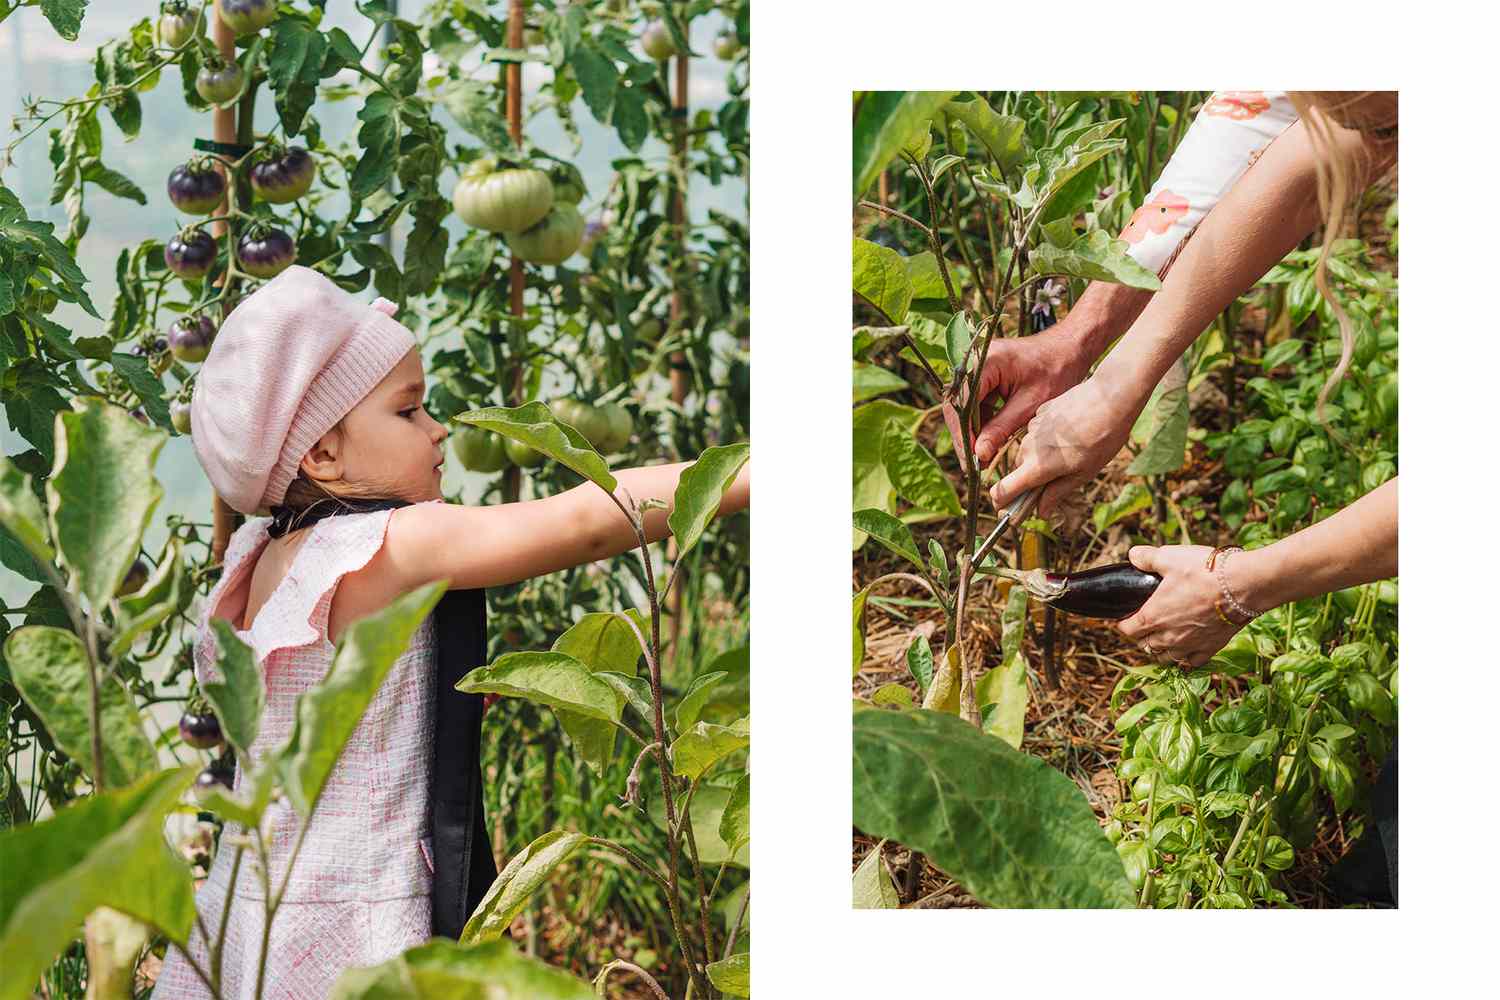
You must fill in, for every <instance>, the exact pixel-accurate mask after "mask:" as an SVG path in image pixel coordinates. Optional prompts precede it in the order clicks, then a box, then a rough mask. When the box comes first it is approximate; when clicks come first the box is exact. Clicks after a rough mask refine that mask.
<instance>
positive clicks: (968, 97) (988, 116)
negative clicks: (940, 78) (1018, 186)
mask: <svg viewBox="0 0 1500 1000" xmlns="http://www.w3.org/2000/svg"><path fill="white" fill-rule="evenodd" d="M943 110H944V111H946V112H947V113H948V114H950V115H952V116H953V117H954V118H957V119H958V120H959V121H961V122H963V123H964V125H965V126H967V127H968V129H969V131H970V132H973V133H974V135H975V137H976V138H978V139H979V141H980V143H982V144H983V145H984V148H985V149H986V150H987V151H988V152H989V154H990V156H992V157H994V159H995V162H996V163H998V164H999V165H1000V169H1001V170H1009V169H1010V168H1012V167H1014V166H1015V165H1016V164H1018V163H1020V162H1021V159H1022V157H1024V156H1025V155H1026V123H1025V122H1024V121H1022V120H1021V119H1020V118H1017V117H1016V116H1015V115H1002V114H1000V113H998V112H997V111H996V110H995V109H994V108H992V107H990V106H989V103H988V102H987V101H985V99H984V98H982V97H980V96H979V95H977V94H974V93H971V92H968V91H965V92H964V93H963V94H962V95H960V96H959V97H955V98H954V99H953V100H950V101H949V102H948V103H947V105H946V106H945V107H944V108H943Z"/></svg>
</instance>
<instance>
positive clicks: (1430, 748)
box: [751, 0, 1500, 1000]
mask: <svg viewBox="0 0 1500 1000" xmlns="http://www.w3.org/2000/svg"><path fill="white" fill-rule="evenodd" d="M1460 9H1462V10H1463V14H1462V16H1459V14H1458V11H1459V10H1460ZM1478 10H1484V11H1485V13H1483V14H1482V15H1480V14H1478V13H1475V12H1476V11H1478ZM1495 27H1496V26H1495V24H1494V15H1493V13H1492V12H1491V9H1489V8H1487V7H1468V6H1465V7H1464V8H1459V7H1457V5H1449V4H1433V3H1429V4H1405V5H1401V6H1400V7H1394V6H1392V7H1389V8H1388V7H1386V5H1380V4H1369V3H1365V4H1359V5H1352V4H1328V3H1323V4H1313V3H1311V2H1303V3H1298V4H1279V5H1278V4H1270V3H1255V4H1245V3H1240V4H1196V5H1185V4H1164V3H1154V4H1124V3H1113V4H1108V5H1105V4H1081V3H1030V4H1006V3H993V2H992V3H961V2H957V0H925V2H921V3H912V2H878V0H867V2H862V3H857V4H856V3H848V4H845V3H831V2H824V3H806V2H804V3H797V4H792V3H784V2H772V0H759V2H757V3H756V5H755V7H754V25H753V31H752V38H753V47H752V52H751V59H752V72H753V79H754V89H755V93H754V100H753V102H752V108H753V118H752V130H753V134H754V135H755V156H754V162H753V167H752V174H751V203H752V212H751V219H752V225H753V230H752V244H751V246H752V255H753V256H752V274H753V275H754V284H753V293H752V302H753V304H754V310H753V327H752V329H753V334H752V336H753V338H754V341H753V343H754V355H755V366H754V371H755V374H754V379H753V392H754V412H755V427H754V439H755V453H756V456H757V461H756V471H757V474H758V481H757V483H756V496H755V510H754V517H753V525H754V529H753V539H754V542H753V544H754V555H753V559H754V566H755V570H754V574H753V580H754V583H753V600H752V606H753V608H754V609H755V614H754V635H755V642H754V656H755V667H754V676H755V683H754V690H753V694H752V698H753V700H754V716H755V731H756V736H757V739H756V741H755V760H754V764H755V768H754V773H755V793H754V803H755V805H754V836H753V839H752V850H753V860H754V865H753V870H754V883H753V894H754V906H752V907H751V910H752V913H753V921H754V934H753V940H754V953H755V959H754V978H755V985H756V996H758V997H760V998H761V1000H783V998H804V997H820V998H821V997H858V998H861V1000H864V998H870V1000H874V998H884V997H901V998H907V997H912V998H926V997H1010V996H1036V997H1045V998H1047V1000H1053V998H1057V997H1071V996H1087V997H1090V998H1095V997H1100V996H1121V995H1123V996H1132V997H1133V996H1145V995H1151V994H1155V995H1158V996H1174V997H1175V996H1186V995H1194V994H1207V995H1212V996H1214V997H1216V998H1217V997H1236V996H1255V997H1258V998H1265V997H1273V998H1279V997H1289V996H1290V997H1303V996H1314V995H1328V994H1332V993H1333V991H1335V990H1336V991H1337V994H1335V995H1348V996H1352V997H1370V996H1380V997H1384V996H1395V995H1398V994H1399V995H1409V994H1410V993H1411V992H1412V991H1413V989H1419V990H1421V991H1422V993H1423V994H1424V995H1428V996H1452V995H1458V996H1471V995H1478V994H1480V993H1483V994H1486V995H1493V989H1494V986H1493V983H1494V977H1493V975H1492V974H1491V973H1490V972H1487V971H1485V970H1488V969H1492V962H1491V959H1492V958H1493V951H1494V947H1495V946H1494V937H1495V934H1494V929H1495V918H1494V903H1495V900H1496V892H1495V890H1496V881H1497V879H1496V875H1495V873H1496V871H1497V869H1500V857H1497V852H1496V838H1495V837H1494V833H1495V831H1496V830H1497V828H1500V824H1497V816H1496V806H1495V802H1496V793H1495V790H1494V782H1493V780H1492V776H1493V773H1494V772H1493V767H1494V764H1493V761H1494V759H1495V750H1496V743H1495V741H1494V739H1493V737H1492V734H1493V733H1494V731H1495V724H1494V723H1495V719H1496V716H1497V711H1500V708H1497V706H1500V698H1497V694H1500V692H1497V691H1496V683H1495V673H1496V669H1497V660H1500V657H1497V656H1496V643H1495V639H1494V637H1493V633H1494V630H1495V624H1496V621H1497V614H1496V604H1495V601H1496V596H1497V594H1496V591H1497V588H1496V587H1495V585H1494V583H1493V581H1494V580H1495V578H1496V576H1495V570H1494V568H1493V565H1492V564H1493V560H1494V539H1493V532H1494V527H1495V523H1496V518H1495V516H1494V513H1493V512H1494V510H1495V492H1494V489H1493V487H1494V484H1495V473H1494V455H1495V446H1494V441H1495V430H1496V429H1497V427H1500V420H1497V419H1496V416H1495V413H1494V410H1495V404H1496V402H1497V400H1500V388H1497V386H1496V385H1495V378H1496V373H1497V371H1500V366H1497V363H1496V362H1497V360H1500V359H1497V350H1496V341H1497V338H1500V329H1497V323H1496V320H1495V294H1494V287H1495V285H1496V283H1497V280H1496V279H1497V275H1496V262H1495V253H1494V247H1495V232H1496V227H1495V224H1494V223H1493V222H1492V221H1491V216H1492V214H1493V205H1494V204H1495V201H1496V195H1497V193H1500V184H1497V183H1496V182H1495V180H1494V176H1495V173H1496V169H1497V163H1496V158H1495V145H1496V143H1495V139H1494V136H1495V132H1496V117H1497V114H1496V112H1497V104H1496V101H1495V96H1496V79H1497V78H1496V74H1495V65H1496V58H1495V54H1494V53H1493V51H1491V46H1492V45H1493V42H1494V39H1495V38H1496V37H1497V33H1496V31H1495ZM953 87H960V88H973V89H986V90H990V89H995V90H999V89H1069V90H1077V89H1108V88H1130V89H1158V88H1159V89H1185V88H1201V89H1220V88H1243V87H1265V88H1274V89H1292V88H1305V89H1328V90H1333V89H1399V90H1400V91H1401V92H1402V100H1401V195H1402V198H1401V209H1402V211H1401V222H1402V233H1401V250H1402V254H1401V272H1400V283H1401V306H1402V313H1403V316H1404V318H1405V320H1406V322H1405V329H1404V330H1403V331H1402V332H1403V334H1404V337H1403V341H1402V358H1401V376H1402V377H1401V396H1402V407H1401V413H1402V417H1401V433H1402V448H1401V462H1400V465H1401V471H1402V473H1403V476H1402V484H1403V485H1402V489H1401V506H1402V517H1401V523H1402V531H1401V568H1402V573H1401V583H1402V587H1401V597H1402V601H1401V633H1400V635H1401V639H1402V649H1401V651H1400V653H1401V662H1402V671H1401V681H1402V684H1401V734H1402V735H1401V766H1402V770H1403V771H1404V774H1403V781H1402V786H1401V817H1402V831H1401V835H1402V840H1401V844H1400V858H1401V874H1402V878H1401V909H1400V910H1397V911H1383V912H1372V911H1327V912H1296V913H1293V912H1270V911H1261V912H1255V913H1229V912H1201V911H1200V912H1191V913H1155V912H1152V913H1135V912H1125V913H1118V912H1092V911H1019V910H1010V911H1001V910H997V911H983V912H973V911H938V912H920V913H918V912H895V911H884V912H882V911H861V912H859V913H855V912H853V911H852V910H850V908H849V899H850V890H849V875H850V869H851V864H850V823H851V820H850V815H851V808H850V791H849V789H850V778H849V754H850V728H849V727H850V723H849V718H850V716H849V707H848V706H849V688H848V683H849V681H848V668H847V666H846V664H847V663H848V656H849V632H848V629H849V624H848V622H849V595H850V577H849V567H850V561H849V550H848V537H849V536H848V529H847V524H848V517H849V510H850V508H849V497H850V485H849V483H850V479H849V463H850V451H849V449H850V444H849V412H850V404H849V384H850V383H849V377H850V376H849V371H850V360H849V348H848V343H849V340H848V338H849V329H850V324H849V303H850V292H849V288H850V263H849V262H850V257H849V246H850V238H851V228H850V204H851V194H850V184H851V180H850V177H851V166H850V164H851V157H850V139H849V131H850V118H851V100H850V92H851V91H852V90H854V89H893V90H894V89H909V90H923V89H939V88H944V89H946V88H953Z"/></svg>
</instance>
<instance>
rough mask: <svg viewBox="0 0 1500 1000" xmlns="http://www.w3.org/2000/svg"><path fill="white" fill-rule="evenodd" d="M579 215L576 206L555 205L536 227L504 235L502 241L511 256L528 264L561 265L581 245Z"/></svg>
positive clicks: (580, 221) (581, 218)
mask: <svg viewBox="0 0 1500 1000" xmlns="http://www.w3.org/2000/svg"><path fill="white" fill-rule="evenodd" d="M583 225H584V223H583V216H582V215H581V214H579V212H578V206H577V205H570V204H568V203H567V202H565V201H564V202H558V203H556V204H554V205H553V206H552V211H550V212H548V213H547V215H546V216H545V217H544V218H543V219H542V220H541V221H540V222H538V223H536V225H534V226H532V227H531V228H529V229H526V230H524V231H523V232H519V233H507V234H506V236H505V242H507V243H509V244H510V248H511V250H513V251H515V255H516V256H517V257H519V258H521V259H522V260H524V261H528V262H530V263H532V264H561V263H562V262H563V261H565V260H567V259H568V258H569V257H571V256H573V254H575V253H576V252H577V251H578V247H579V246H580V245H581V244H582V243H583Z"/></svg>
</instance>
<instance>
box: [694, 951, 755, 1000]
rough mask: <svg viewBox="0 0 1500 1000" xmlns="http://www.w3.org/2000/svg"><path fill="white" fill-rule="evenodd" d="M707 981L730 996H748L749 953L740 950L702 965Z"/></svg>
mask: <svg viewBox="0 0 1500 1000" xmlns="http://www.w3.org/2000/svg"><path fill="white" fill-rule="evenodd" d="M704 971H706V972H707V973H708V981H709V982H711V983H713V984H714V987H715V988H716V989H719V990H721V991H723V992H724V993H726V994H728V995H729V996H732V997H749V996H750V954H749V953H748V952H740V953H739V954H737V955H730V956H729V957H728V958H726V959H723V960H722V961H718V962H709V963H708V965H707V966H705V967H704Z"/></svg>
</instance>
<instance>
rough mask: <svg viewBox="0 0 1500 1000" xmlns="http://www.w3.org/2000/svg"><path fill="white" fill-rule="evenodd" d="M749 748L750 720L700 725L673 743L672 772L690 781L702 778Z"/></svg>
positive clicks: (696, 725) (694, 726) (695, 725)
mask: <svg viewBox="0 0 1500 1000" xmlns="http://www.w3.org/2000/svg"><path fill="white" fill-rule="evenodd" d="M749 745H750V719H749V717H748V716H746V717H745V718H743V719H738V720H736V721H735V722H734V724H733V725H728V726H716V725H714V724H713V723H711V722H697V723H694V724H693V727H692V728H691V729H688V730H686V731H684V732H683V734H682V735H681V736H679V737H677V739H675V740H673V741H672V770H673V771H674V772H676V773H677V774H680V775H682V776H683V777H684V778H687V779H688V780H693V779H695V778H699V777H702V776H703V775H704V774H705V773H707V771H708V769H709V768H711V767H713V766H714V765H715V764H717V763H718V762H719V761H721V760H723V759H724V758H725V757H728V756H729V755H730V754H732V753H734V752H735V751H736V750H743V749H744V748H745V747H747V746H749Z"/></svg>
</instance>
